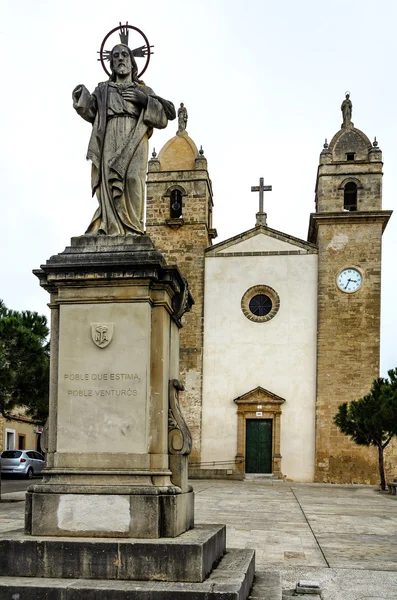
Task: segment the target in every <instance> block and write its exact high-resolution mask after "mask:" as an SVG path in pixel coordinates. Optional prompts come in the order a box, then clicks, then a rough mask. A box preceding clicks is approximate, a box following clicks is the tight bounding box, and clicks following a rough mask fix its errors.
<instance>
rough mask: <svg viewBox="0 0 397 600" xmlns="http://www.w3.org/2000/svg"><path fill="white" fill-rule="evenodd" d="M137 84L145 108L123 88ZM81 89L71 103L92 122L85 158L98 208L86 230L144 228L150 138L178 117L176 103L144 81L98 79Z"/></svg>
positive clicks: (118, 231)
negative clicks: (89, 164) (145, 100)
mask: <svg viewBox="0 0 397 600" xmlns="http://www.w3.org/2000/svg"><path fill="white" fill-rule="evenodd" d="M129 85H130V86H131V87H136V86H138V87H139V89H141V90H142V92H144V93H145V94H146V95H147V96H148V103H147V106H146V108H142V107H141V106H137V105H136V104H134V103H133V102H130V101H126V100H125V99H124V98H123V96H122V95H121V93H120V90H121V89H126V88H128V87H129ZM79 87H81V88H82V92H81V94H80V97H79V98H76V96H75V94H73V97H74V103H73V106H74V108H75V109H76V111H77V112H78V114H79V115H80V116H81V117H83V119H85V120H87V121H89V122H90V123H92V124H93V127H92V134H91V138H90V142H89V145H88V152H87V159H89V160H91V161H92V178H91V184H92V194H93V195H94V194H95V193H96V195H97V198H98V201H99V207H98V209H97V211H96V212H95V214H94V216H93V219H92V221H91V223H90V225H89V227H88V229H87V232H86V233H102V234H105V235H125V234H128V233H134V232H139V233H142V232H143V230H144V224H143V215H144V197H145V178H146V169H147V159H148V140H149V138H150V136H151V135H152V133H153V128H154V127H156V128H158V129H163V128H164V127H166V126H167V123H168V119H175V116H176V115H175V109H174V105H173V104H172V102H169V101H168V100H164V99H163V98H160V97H159V96H156V95H155V94H154V92H153V90H151V89H150V88H149V87H147V86H146V85H144V84H141V83H139V84H137V83H132V84H121V85H120V84H116V83H113V82H111V81H108V82H104V83H100V84H99V85H98V87H97V88H96V89H95V91H94V93H93V94H90V93H89V91H88V90H87V88H85V87H84V86H79Z"/></svg>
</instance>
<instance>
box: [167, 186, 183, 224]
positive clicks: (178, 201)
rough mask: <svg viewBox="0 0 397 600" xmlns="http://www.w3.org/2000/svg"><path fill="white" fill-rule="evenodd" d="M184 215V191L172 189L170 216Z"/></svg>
mask: <svg viewBox="0 0 397 600" xmlns="http://www.w3.org/2000/svg"><path fill="white" fill-rule="evenodd" d="M181 216H182V192H181V190H172V192H171V194H170V217H171V219H179V218H180V217H181Z"/></svg>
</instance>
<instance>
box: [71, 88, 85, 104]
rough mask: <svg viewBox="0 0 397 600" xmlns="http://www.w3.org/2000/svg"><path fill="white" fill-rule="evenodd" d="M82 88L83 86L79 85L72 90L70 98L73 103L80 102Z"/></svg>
mask: <svg viewBox="0 0 397 600" xmlns="http://www.w3.org/2000/svg"><path fill="white" fill-rule="evenodd" d="M83 87H84V86H83V85H82V84H80V85H76V87H75V88H74V90H73V92H72V97H73V100H74V101H75V102H78V101H79V100H80V96H81V94H82V91H83Z"/></svg>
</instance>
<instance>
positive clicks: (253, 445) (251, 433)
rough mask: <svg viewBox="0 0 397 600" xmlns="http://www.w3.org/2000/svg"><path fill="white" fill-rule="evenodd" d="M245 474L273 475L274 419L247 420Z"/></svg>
mask: <svg viewBox="0 0 397 600" xmlns="http://www.w3.org/2000/svg"><path fill="white" fill-rule="evenodd" d="M245 439H246V445H245V449H246V451H245V472H246V473H272V470H273V469H272V419H247V420H246V438H245Z"/></svg>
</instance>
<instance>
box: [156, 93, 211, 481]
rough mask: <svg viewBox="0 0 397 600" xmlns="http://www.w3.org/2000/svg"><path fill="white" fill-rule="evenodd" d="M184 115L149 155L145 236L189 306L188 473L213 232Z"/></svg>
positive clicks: (185, 355)
mask: <svg viewBox="0 0 397 600" xmlns="http://www.w3.org/2000/svg"><path fill="white" fill-rule="evenodd" d="M186 123H187V111H186V108H185V107H184V105H183V104H181V107H180V109H179V110H178V124H179V126H178V131H177V133H176V135H175V136H174V137H173V138H171V139H170V140H169V141H168V142H167V143H166V144H165V145H164V147H163V148H162V149H161V150H160V152H159V154H158V156H157V155H156V153H155V152H154V151H153V154H152V158H151V160H150V161H149V166H148V177H147V208H146V232H147V234H148V235H149V236H150V238H151V239H152V240H153V242H154V244H155V246H156V248H157V249H158V250H160V251H161V252H162V254H164V256H165V258H166V261H167V263H168V264H171V265H172V264H175V265H178V267H179V269H180V271H181V273H182V275H183V276H184V277H186V279H187V280H188V283H189V289H190V291H191V293H192V296H193V299H194V305H193V307H192V309H191V311H190V312H189V313H185V315H184V317H183V327H182V329H181V332H180V373H181V380H182V383H183V385H184V386H185V391H184V392H183V393H182V394H181V395H180V400H181V405H182V409H183V413H184V415H185V416H186V422H187V424H188V427H189V429H190V432H191V434H192V439H193V449H192V453H191V455H190V460H191V463H192V465H191V470H194V468H195V467H194V465H196V466H199V463H200V460H201V419H202V412H201V410H202V384H203V381H202V375H203V335H204V254H205V250H206V249H207V248H208V247H209V246H211V244H212V240H213V239H214V238H215V237H216V230H215V229H213V228H212V209H213V199H212V183H211V179H210V177H209V174H208V167H207V160H206V158H205V156H204V152H203V150H202V148H200V150H197V146H196V144H195V143H194V141H193V140H192V139H191V138H190V137H189V135H188V133H187V131H186Z"/></svg>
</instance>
